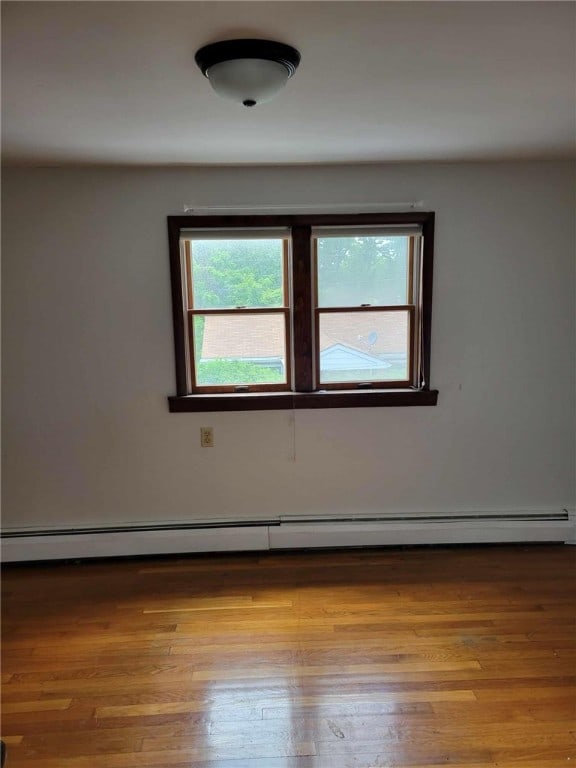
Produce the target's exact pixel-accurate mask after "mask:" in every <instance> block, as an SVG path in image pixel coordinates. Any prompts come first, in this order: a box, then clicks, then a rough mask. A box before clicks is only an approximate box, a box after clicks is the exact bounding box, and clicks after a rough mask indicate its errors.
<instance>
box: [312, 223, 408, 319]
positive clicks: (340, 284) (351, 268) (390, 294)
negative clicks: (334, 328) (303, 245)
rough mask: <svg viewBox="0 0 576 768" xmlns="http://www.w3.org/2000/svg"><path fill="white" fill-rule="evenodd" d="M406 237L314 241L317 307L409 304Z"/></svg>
mask: <svg viewBox="0 0 576 768" xmlns="http://www.w3.org/2000/svg"><path fill="white" fill-rule="evenodd" d="M409 241H410V238H409V237H407V236H405V235H404V236H396V237H388V236H386V235H379V236H376V237H375V236H370V237H362V235H358V236H357V237H319V238H318V305H319V306H320V307H357V306H360V305H361V304H375V305H378V304H380V305H390V304H409V303H411V302H410V300H409V298H408V251H409V248H408V246H409Z"/></svg>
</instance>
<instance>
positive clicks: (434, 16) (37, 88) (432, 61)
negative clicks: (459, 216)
mask: <svg viewBox="0 0 576 768" xmlns="http://www.w3.org/2000/svg"><path fill="white" fill-rule="evenodd" d="M2 14H3V29H2V38H3V49H2V57H3V72H2V77H3V94H2V107H3V123H2V131H3V150H4V156H5V160H6V161H8V162H25V163H122V164H126V163H127V164H146V165H148V164H172V163H177V164H213V163H226V164H229V163H243V164H245V163H319V162H378V161H399V160H433V159H441V160H463V159H492V158H495V159H500V158H502V159H504V158H518V157H549V156H550V157H551V156H555V157H556V156H567V155H570V154H572V153H573V152H574V140H575V114H576V113H575V84H576V68H575V45H576V44H575V39H576V24H575V21H576V4H574V3H573V2H470V3H468V2H359V1H356V2H330V1H327V2H308V1H306V2H249V3H246V2H241V1H239V2H55V3H53V2H3V3H2ZM233 37H263V38H270V39H277V40H280V41H282V42H286V43H289V44H291V45H294V46H295V47H296V48H298V49H299V50H300V52H301V54H302V64H301V66H300V69H299V70H298V72H297V73H296V75H295V76H294V78H293V79H292V80H291V81H290V82H289V83H288V86H287V87H286V89H285V90H284V91H283V92H282V93H281V94H280V95H279V96H278V97H277V98H276V99H275V100H274V101H273V102H270V103H269V104H264V105H261V106H259V107H255V108H254V109H246V108H244V107H241V106H238V105H236V104H234V103H232V102H227V101H223V100H221V99H219V98H218V97H217V96H216V95H215V94H214V93H213V92H212V90H211V89H210V87H209V85H208V82H207V81H206V79H205V78H203V77H202V75H201V74H200V71H199V70H198V69H197V67H196V65H195V63H194V53H195V51H196V50H197V49H198V48H199V47H200V46H202V45H203V44H205V43H208V42H214V41H216V40H219V39H228V38H233Z"/></svg>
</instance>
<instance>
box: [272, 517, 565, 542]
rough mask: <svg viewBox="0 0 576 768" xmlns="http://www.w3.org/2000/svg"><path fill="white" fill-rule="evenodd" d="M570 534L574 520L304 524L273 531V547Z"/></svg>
mask: <svg viewBox="0 0 576 768" xmlns="http://www.w3.org/2000/svg"><path fill="white" fill-rule="evenodd" d="M570 533H571V523H570V521H558V522H557V521H542V522H540V521H522V522H519V523H515V522H500V521H493V520H492V521H490V522H489V523H486V522H472V521H466V522H441V523H438V522H426V523H424V522H418V523H376V524H375V523H331V524H328V525H326V524H315V523H312V524H301V523H300V524H289V525H281V526H280V527H278V528H270V548H271V549H293V548H295V549H298V548H300V547H367V546H387V545H388V546H399V545H411V544H412V545H417V544H484V543H493V544H497V543H507V542H509V543H513V542H546V541H566V540H567V537H568V536H569V535H570Z"/></svg>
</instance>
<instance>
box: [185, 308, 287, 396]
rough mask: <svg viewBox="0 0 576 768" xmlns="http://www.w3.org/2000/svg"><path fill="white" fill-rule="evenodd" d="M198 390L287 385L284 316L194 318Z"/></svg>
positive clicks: (247, 315)
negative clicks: (252, 385) (228, 386)
mask: <svg viewBox="0 0 576 768" xmlns="http://www.w3.org/2000/svg"><path fill="white" fill-rule="evenodd" d="M194 357H195V360H196V383H197V384H198V386H202V387H205V386H218V385H235V384H280V383H282V382H287V376H286V333H285V320H284V315H283V314H270V315H267V314H266V315H264V314H262V315H260V314H258V315H250V314H246V315H244V314H238V315H236V314H234V315H195V316H194Z"/></svg>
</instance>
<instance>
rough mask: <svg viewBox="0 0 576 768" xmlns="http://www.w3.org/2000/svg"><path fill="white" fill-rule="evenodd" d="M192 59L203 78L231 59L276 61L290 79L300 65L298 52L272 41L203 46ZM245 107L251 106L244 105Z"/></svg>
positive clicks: (225, 42)
mask: <svg viewBox="0 0 576 768" xmlns="http://www.w3.org/2000/svg"><path fill="white" fill-rule="evenodd" d="M194 59H195V61H196V64H198V66H199V67H200V70H201V72H202V74H203V75H204V76H205V77H208V70H209V69H210V67H213V66H214V65H215V64H221V63H222V62H223V61H231V60H233V59H267V60H268V61H277V62H278V63H279V64H282V65H283V66H285V67H286V69H287V70H288V77H292V75H293V74H294V72H296V70H297V68H298V65H299V64H300V52H299V51H297V50H296V48H293V47H292V46H291V45H286V44H285V43H277V42H275V41H274V40H257V39H242V40H223V41H222V42H219V43H210V45H205V46H203V47H202V48H200V49H199V50H198V51H197V52H196V55H195V57H194ZM245 106H247V107H248V106H253V105H252V104H245Z"/></svg>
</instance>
